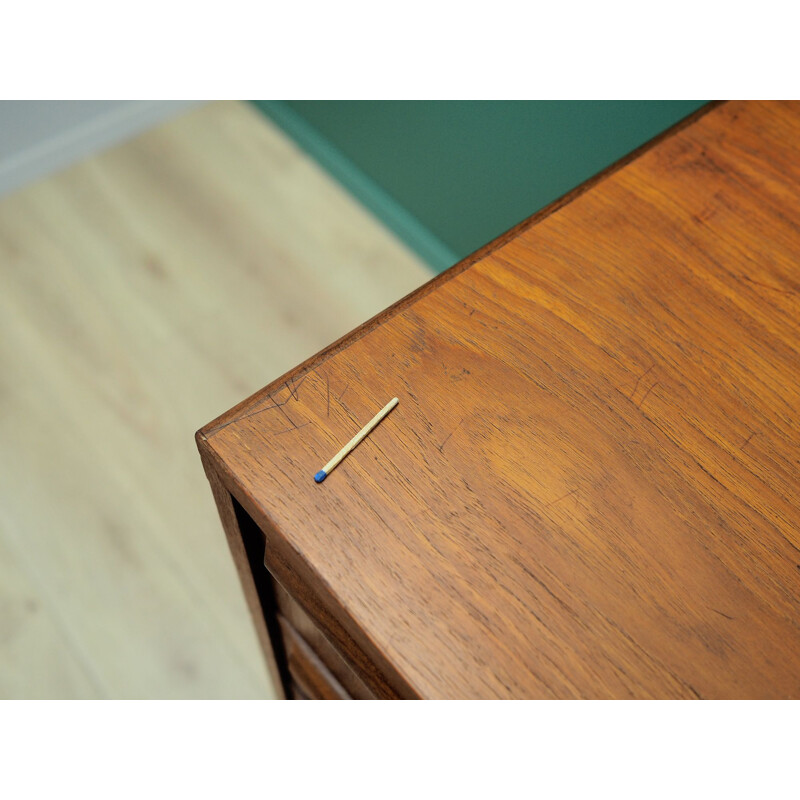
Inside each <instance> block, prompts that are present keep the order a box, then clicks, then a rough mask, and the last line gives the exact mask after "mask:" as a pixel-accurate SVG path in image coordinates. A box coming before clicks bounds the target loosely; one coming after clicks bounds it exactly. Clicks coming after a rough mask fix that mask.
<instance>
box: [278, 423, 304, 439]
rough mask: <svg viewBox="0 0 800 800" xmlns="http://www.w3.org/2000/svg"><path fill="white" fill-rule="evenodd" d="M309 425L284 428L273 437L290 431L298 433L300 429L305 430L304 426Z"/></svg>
mask: <svg viewBox="0 0 800 800" xmlns="http://www.w3.org/2000/svg"><path fill="white" fill-rule="evenodd" d="M310 424H311V423H310V422H304V423H303V424H302V425H295V426H294V427H293V428H286V429H285V430H282V431H278V432H277V433H276V434H275V436H281V435H282V434H284V433H291V432H292V431H299V430H300V428H305V426H306V425H310Z"/></svg>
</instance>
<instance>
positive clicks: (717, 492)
mask: <svg viewBox="0 0 800 800" xmlns="http://www.w3.org/2000/svg"><path fill="white" fill-rule="evenodd" d="M798 256H800V106H798V105H793V104H773V103H727V104H724V105H722V106H719V107H716V108H714V109H713V110H711V111H709V112H708V113H706V114H704V115H702V116H699V117H698V118H697V119H696V120H695V121H694V122H692V123H691V124H689V125H688V126H686V127H683V128H682V129H680V130H678V131H677V132H674V133H672V134H671V135H669V136H667V137H666V138H664V139H663V141H661V142H660V143H659V144H657V145H656V146H654V147H653V148H652V149H650V150H647V151H646V152H644V153H643V154H642V155H640V156H639V157H638V158H636V159H634V160H633V161H632V162H630V163H628V164H627V165H625V166H623V167H621V168H620V169H618V170H617V171H614V172H612V173H611V174H609V175H608V176H606V177H604V178H603V179H602V180H601V181H599V182H598V183H597V184H596V185H595V186H593V187H592V188H589V189H588V190H587V191H585V192H584V193H582V194H580V195H579V196H577V197H576V198H575V199H573V200H572V201H571V202H569V203H568V204H567V205H565V206H563V207H561V208H558V209H556V210H555V211H553V212H552V213H550V214H549V215H548V216H546V217H544V218H543V219H541V220H540V221H538V222H537V223H536V224H534V225H532V226H529V227H527V228H523V229H522V231H521V232H520V233H518V234H517V235H516V236H514V237H513V238H511V239H510V240H508V241H506V242H505V243H504V244H501V245H500V246H499V247H498V248H497V249H495V250H494V251H490V252H489V253H488V254H486V255H484V256H483V257H482V258H481V259H480V260H478V261H477V262H476V263H474V264H473V265H471V266H469V267H468V268H466V269H462V271H460V272H459V271H458V270H457V269H456V270H454V271H453V272H452V273H451V274H450V275H449V276H447V278H446V279H445V280H442V281H439V282H437V283H435V284H434V285H433V288H432V289H429V290H426V291H422V292H420V293H418V294H417V295H415V296H414V298H412V300H411V301H409V302H406V303H404V304H401V305H400V306H399V307H398V309H396V310H395V312H394V313H390V314H387V315H386V316H385V318H383V319H382V320H381V321H380V322H379V324H374V325H371V326H368V327H367V328H366V329H364V330H362V331H359V332H356V334H355V335H353V336H352V337H351V339H350V340H349V341H348V342H346V343H345V346H343V347H339V348H335V349H334V350H333V351H331V353H328V354H324V355H323V356H322V357H320V358H318V359H316V360H312V361H311V362H310V363H309V364H306V365H303V366H302V367H300V368H299V369H298V370H297V371H296V372H295V374H294V375H290V376H289V377H288V378H287V379H286V380H283V379H282V381H281V382H280V383H277V382H276V383H275V384H273V385H272V386H270V387H267V389H265V390H264V391H263V392H262V393H260V394H259V395H256V396H254V397H253V398H251V399H250V400H248V401H246V402H245V403H244V404H242V405H240V406H239V407H237V408H236V409H234V410H232V412H229V414H228V415H224V416H223V417H221V418H220V419H219V420H217V421H216V422H214V423H211V424H210V425H209V426H207V427H206V428H205V429H204V431H203V432H202V435H201V437H200V439H201V447H203V448H208V450H209V451H210V454H211V456H212V457H213V459H214V462H215V463H216V464H217V465H218V468H219V469H220V472H221V473H222V475H223V478H224V480H226V481H227V482H228V483H229V484H230V485H231V487H232V488H235V491H236V493H237V494H238V495H239V496H240V498H243V500H242V502H244V503H245V504H246V506H247V507H248V508H249V510H251V513H254V514H256V515H258V516H259V517H260V519H261V520H262V522H266V523H267V524H271V525H272V526H274V529H275V531H276V532H277V535H278V538H279V540H280V541H281V542H282V544H283V550H282V555H281V557H282V558H285V559H286V561H287V563H289V564H290V565H292V564H294V565H301V566H302V568H303V569H305V570H306V571H309V570H310V574H313V575H314V577H315V580H317V581H318V582H319V584H318V585H319V587H322V588H321V591H323V593H324V595H325V597H326V598H327V600H326V602H328V603H329V604H330V605H331V606H333V607H335V613H336V614H337V615H338V616H339V617H340V618H341V619H343V620H344V621H345V624H346V626H347V628H348V630H349V631H352V632H357V633H358V635H359V636H361V638H362V639H363V640H366V641H368V642H371V643H372V644H373V645H374V647H375V649H376V650H377V651H379V652H381V653H383V654H385V655H386V658H387V659H388V661H389V662H390V663H391V664H393V665H394V667H395V668H396V669H397V671H398V673H399V674H400V675H401V676H402V677H403V678H404V679H405V681H407V683H408V686H409V687H410V688H411V689H412V690H413V692H416V693H418V694H419V695H420V696H424V697H621V698H622V697H698V696H699V697H798V696H800V549H798V548H800V512H799V511H798V486H800V435H798V429H797V411H798V408H800V386H799V385H798V376H800V355H799V354H798V337H799V336H800V326H799V325H798V320H800V314H799V313H798V312H800V300H799V299H798V298H800V267H798ZM395 395H396V396H398V397H399V398H400V404H399V406H398V407H397V408H396V409H395V410H394V411H393V412H392V413H391V414H390V416H389V417H388V418H387V419H386V420H384V422H383V423H381V425H379V426H378V428H377V429H376V430H375V431H374V432H373V433H372V435H371V436H370V437H368V439H367V440H366V441H365V442H363V443H362V444H361V445H360V446H359V448H358V449H357V450H356V451H355V452H354V453H353V454H351V455H350V456H349V457H348V458H347V459H346V460H345V461H344V462H343V463H342V464H341V465H340V466H339V467H338V469H337V470H336V471H335V472H334V473H333V474H332V475H331V476H330V477H329V478H328V479H327V480H326V481H325V482H324V483H323V484H320V485H317V484H315V483H314V481H313V475H314V473H315V472H316V471H317V470H318V469H320V467H321V466H322V465H323V464H324V463H325V462H326V461H327V460H328V459H329V458H330V457H331V456H332V455H333V454H334V453H336V451H337V450H338V449H339V448H340V447H341V446H342V444H344V443H345V442H346V441H347V440H348V439H350V437H351V436H352V435H353V434H354V433H355V432H356V431H358V429H359V428H360V427H361V426H362V425H363V424H364V423H365V422H366V421H367V420H369V419H370V418H371V417H372V415H373V414H374V413H375V412H376V411H377V410H378V409H380V408H381V406H383V405H384V404H385V403H386V402H387V401H388V400H389V399H390V398H391V397H393V396H395ZM204 437H207V439H208V441H207V442H205V441H204Z"/></svg>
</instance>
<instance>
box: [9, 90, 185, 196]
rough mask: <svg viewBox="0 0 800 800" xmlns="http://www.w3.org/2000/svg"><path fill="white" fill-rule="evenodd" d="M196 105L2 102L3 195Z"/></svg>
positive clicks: (155, 101)
mask: <svg viewBox="0 0 800 800" xmlns="http://www.w3.org/2000/svg"><path fill="white" fill-rule="evenodd" d="M195 105H198V103H196V102H193V101H172V100H109V101H74V102H73V101H40V100H35V101H17V100H13V101H3V102H0V195H3V194H7V193H8V192H11V191H13V190H14V189H18V188H20V187H21V186H23V185H25V184H26V183H29V182H31V181H34V180H37V179H39V178H42V177H44V176H45V175H48V174H50V173H52V172H55V171H57V170H60V169H63V168H64V167H67V166H69V165H70V164H72V163H73V162H75V161H78V160H80V159H82V158H86V157H87V156H89V155H92V154H93V153H96V152H98V151H100V150H104V149H105V148H107V147H110V146H112V145H114V144H117V143H119V142H121V141H124V140H125V139H127V138H129V137H131V136H135V135H136V134H137V133H141V132H142V131H145V130H147V129H148V128H150V127H153V126H154V125H157V124H158V123H160V122H163V121H164V120H166V119H169V118H170V117H173V116H175V115H176V114H179V113H181V112H182V111H185V110H187V109H189V108H191V107H192V106H195Z"/></svg>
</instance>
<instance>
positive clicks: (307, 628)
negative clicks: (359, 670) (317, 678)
mask: <svg viewBox="0 0 800 800" xmlns="http://www.w3.org/2000/svg"><path fill="white" fill-rule="evenodd" d="M274 586H275V601H276V605H277V607H278V611H279V612H280V616H281V617H282V618H283V619H284V620H285V621H286V622H288V623H289V624H290V625H291V627H292V628H293V630H294V632H295V633H296V634H299V636H301V637H302V639H303V640H304V642H305V644H306V646H307V647H308V648H309V649H310V650H311V651H312V652H313V653H314V655H315V656H316V658H317V659H318V660H319V661H320V662H321V663H322V664H323V665H324V666H325V667H326V668H327V671H328V672H329V673H330V674H331V675H332V676H333V677H334V678H335V680H336V681H337V682H338V684H340V685H341V687H342V688H343V689H344V690H345V691H346V692H347V694H348V695H349V696H350V697H352V698H353V699H355V700H374V699H376V696H375V694H374V693H373V692H372V691H370V689H369V687H368V686H367V685H366V684H365V683H364V681H363V680H361V678H360V677H359V676H358V675H357V674H356V672H355V671H354V670H353V668H352V667H351V666H350V665H349V664H348V663H347V661H345V659H344V657H343V656H342V655H341V654H340V653H339V651H338V650H337V649H336V648H335V647H334V646H333V645H332V644H331V643H330V641H328V639H327V637H326V636H325V635H324V634H323V633H322V631H320V630H319V628H318V627H317V626H316V624H315V623H314V621H313V620H312V619H311V617H309V616H308V614H306V612H305V611H304V610H303V609H302V608H301V607H300V605H299V604H298V603H297V601H296V600H294V599H293V598H292V597H291V595H290V594H289V593H288V592H287V591H286V590H285V589H284V588H283V587H282V586H281V585H280V584H279V583H278V582H277V581H275V582H274Z"/></svg>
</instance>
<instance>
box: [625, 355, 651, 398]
mask: <svg viewBox="0 0 800 800" xmlns="http://www.w3.org/2000/svg"><path fill="white" fill-rule="evenodd" d="M655 365H656V364H655V362H653V363H652V364H651V365H650V366H649V367H648V368H647V369H646V370H645V371H644V372H643V373H642V374H641V375H640V376H639V377H638V378H637V379H636V386H634V387H633V391H632V392H631V400H633V398H634V395H635V394H636V390H637V389H638V388H639V384H640V383H641V382H642V378H644V377H645V375H648V374H649V373H650V372H651V371H652V369H653V367H654V366H655Z"/></svg>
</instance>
